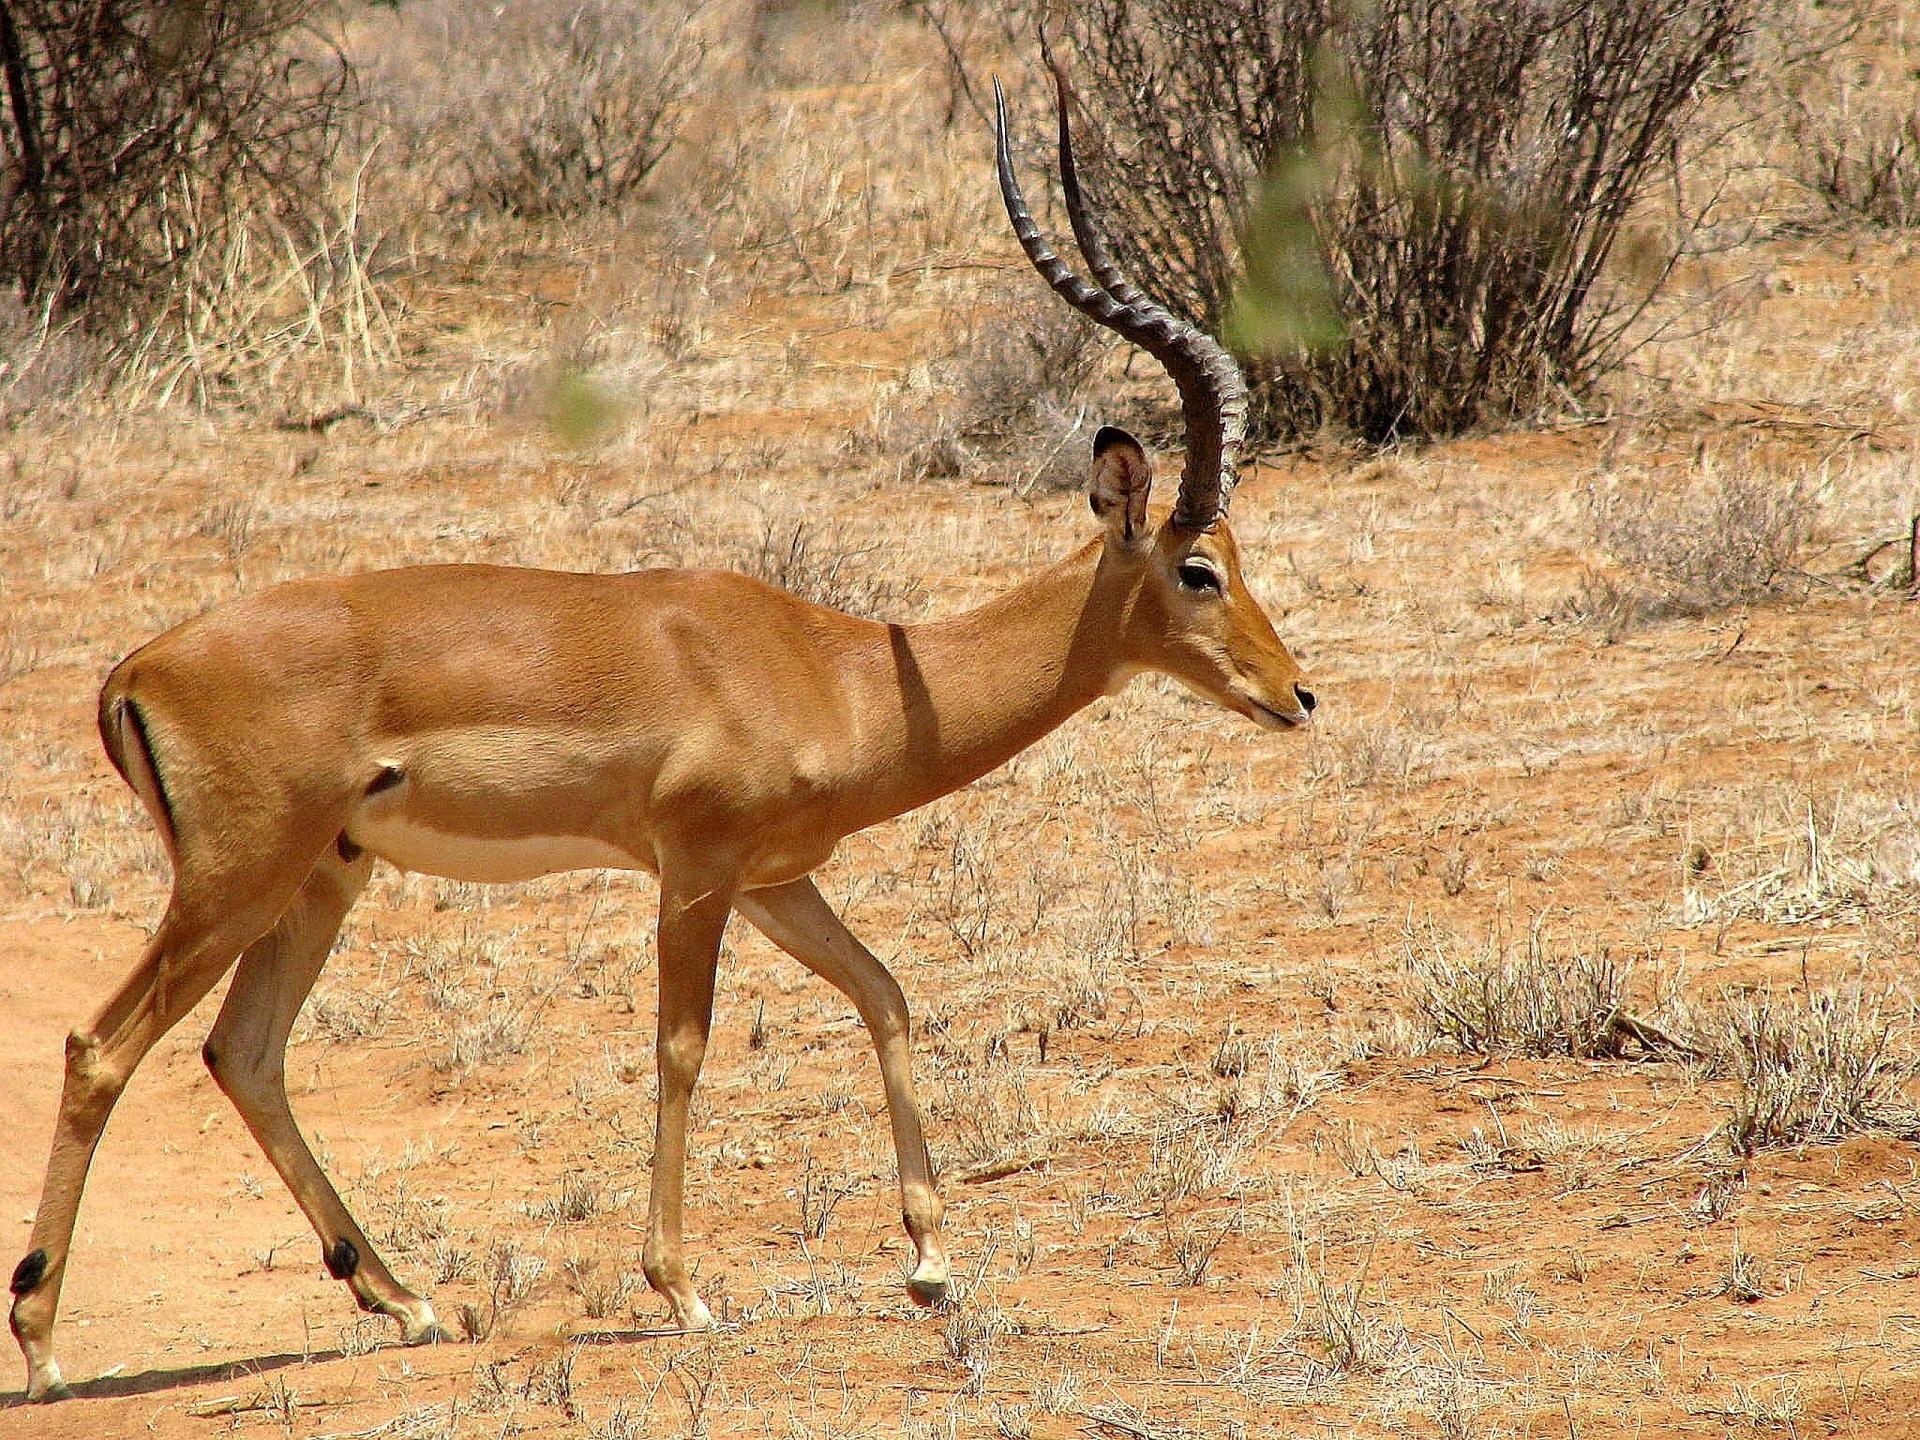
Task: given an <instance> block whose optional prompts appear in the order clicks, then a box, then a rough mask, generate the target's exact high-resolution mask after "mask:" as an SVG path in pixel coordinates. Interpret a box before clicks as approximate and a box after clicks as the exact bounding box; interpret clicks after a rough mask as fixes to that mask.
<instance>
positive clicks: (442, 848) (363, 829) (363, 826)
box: [347, 815, 651, 884]
mask: <svg viewBox="0 0 1920 1440" xmlns="http://www.w3.org/2000/svg"><path fill="white" fill-rule="evenodd" d="M347 838H348V839H349V840H351V841H353V843H354V844H356V845H358V846H360V847H361V848H362V849H363V850H371V851H372V852H373V853H374V854H376V855H378V856H379V857H380V858H381V859H383V860H386V861H388V862H389V863H391V864H394V865H397V866H399V867H400V868H401V869H402V870H414V871H418V872H419V873H420V874H422V875H438V876H440V877H442V878H443V879H447V880H469V881H476V882H480V883H485V884H505V883H507V882H510V881H515V880H532V879H535V878H536V877H538V876H541V875H552V874H554V873H555V872H556V871H560V870H646V869H650V868H651V867H650V866H647V865H644V864H642V863H641V862H640V860H638V859H637V858H636V857H634V856H633V855H630V854H628V853H627V852H626V851H625V850H621V849H619V848H618V847H616V846H613V845H609V844H607V843H606V842H605V841H604V840H594V839H590V838H588V837H587V836H584V835H521V836H516V837H513V838H509V839H501V838H497V837H494V836H491V835H461V834H456V833H454V832H452V831H448V830H435V829H434V828H432V827H431V826H428V825H420V824H416V823H414V822H413V821H410V820H405V819H402V818H400V817H399V816H383V817H379V818H373V817H369V816H364V815H363V816H362V817H361V818H360V819H359V820H357V821H356V822H355V823H354V824H352V825H350V826H349V827H348V829H347Z"/></svg>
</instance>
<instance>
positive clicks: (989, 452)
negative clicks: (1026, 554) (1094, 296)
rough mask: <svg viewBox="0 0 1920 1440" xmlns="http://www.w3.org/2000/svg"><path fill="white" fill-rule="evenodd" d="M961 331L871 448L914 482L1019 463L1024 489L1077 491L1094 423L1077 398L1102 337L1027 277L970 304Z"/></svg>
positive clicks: (1104, 349)
mask: <svg viewBox="0 0 1920 1440" xmlns="http://www.w3.org/2000/svg"><path fill="white" fill-rule="evenodd" d="M962 324H963V329H962V333H961V338H960V340H959V343H958V344H956V345H955V346H954V348H953V349H952V350H950V351H948V352H947V354H945V355H944V356H942V357H940V358H939V359H938V360H936V361H934V362H933V364H932V365H931V366H930V367H928V369H927V371H926V372H925V373H924V379H923V378H922V377H920V376H915V377H914V379H913V381H912V382H911V383H910V384H909V386H908V395H909V397H910V398H909V399H908V402H907V410H906V413H905V414H904V416H903V417H901V418H898V419H894V420H892V421H891V422H890V425H889V427H888V428H889V433H888V434H887V435H885V436H883V437H879V439H878V443H880V444H881V446H882V447H883V448H884V449H885V450H887V451H888V452H889V453H894V454H903V455H904V456H905V461H904V468H905V470H906V471H907V473H909V474H912V475H915V476H919V477H948V476H967V475H971V474H972V473H973V472H974V471H976V470H977V469H978V468H979V467H980V466H981V465H982V464H983V463H987V462H991V461H993V460H998V459H1002V458H1012V457H1018V460H1019V462H1020V464H1021V467H1022V469H1021V474H1020V477H1019V479H1020V482H1021V483H1022V484H1023V485H1026V486H1035V485H1038V486H1048V487H1072V486H1077V485H1079V484H1080V483H1081V481H1082V480H1083V479H1084V477H1085V471H1086V451H1087V448H1088V446H1089V445H1090V444H1091V442H1092V436H1093V431H1094V429H1095V427H1096V426H1097V425H1098V424H1099V420H1100V417H1098V416H1096V415H1094V414H1093V413H1092V412H1091V410H1090V408H1089V406H1088V404H1087V403H1086V401H1085V398H1084V397H1085V394H1086V392H1087V390H1088V388H1089V386H1090V384H1091V383H1092V381H1093V378H1094V374H1095V371H1096V370H1097V369H1098V367H1099V364H1100V361H1101V359H1102V358H1103V357H1104V356H1105V355H1106V354H1107V353H1108V350H1109V347H1108V346H1107V344H1106V342H1105V332H1104V331H1101V330H1098V329H1097V328H1096V327H1094V326H1092V325H1089V324H1088V323H1087V322H1086V320H1085V319H1084V318H1083V317H1082V316H1080V315H1079V314H1078V313H1076V312H1075V311H1073V310H1070V309H1068V308H1067V307H1066V306H1064V305H1061V304H1060V303H1059V302H1058V301H1057V300H1055V299H1054V298H1053V296H1052V295H1051V294H1050V293H1048V292H1047V291H1046V290H1044V289H1042V288H1041V287H1040V285H1039V283H1038V282H1037V281H1034V280H1032V278H1031V277H1026V276H1023V277H1022V279H1021V280H1020V281H1019V282H1016V283H1015V284H1014V285H1012V286H1008V287H999V288H997V289H995V290H992V291H989V292H988V293H987V294H986V295H983V296H981V297H979V298H978V300H977V301H976V303H974V304H973V305H971V306H970V307H969V308H968V310H967V312H966V319H965V320H964V321H963V322H962ZM916 392H917V394H916Z"/></svg>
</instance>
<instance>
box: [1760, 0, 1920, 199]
mask: <svg viewBox="0 0 1920 1440" xmlns="http://www.w3.org/2000/svg"><path fill="white" fill-rule="evenodd" d="M1903 11H1904V7H1900V6H1889V7H1886V8H1884V9H1879V8H1868V7H1864V6H1853V5H1842V6H1837V7H1828V6H1822V5H1813V6H1809V7H1806V8H1805V9H1804V10H1803V13H1801V14H1800V15H1799V16H1797V17H1794V18H1793V19H1792V20H1789V21H1788V22H1787V23H1786V24H1784V25H1783V26H1782V27H1781V30H1782V35H1781V41H1782V44H1781V48H1782V49H1783V51H1784V52H1785V53H1784V54H1783V55H1782V56H1781V57H1780V59H1781V61H1782V62H1783V63H1782V64H1781V68H1780V88H1781V90H1782V91H1783V94H1782V96H1781V99H1782V101H1783V106H1782V116H1783V118H1782V122H1781V135H1780V140H1781V157H1782V160H1783V163H1784V166H1785V168H1786V169H1787V171H1788V173H1789V174H1791V175H1792V176H1793V177H1794V178H1796V179H1797V180H1799V181H1800V183H1801V184H1803V185H1805V186H1806V187H1807V189H1808V190H1810V191H1812V193H1813V194H1814V195H1815V196H1817V197H1818V198H1819V200H1820V202H1821V204H1822V205H1823V206H1824V207H1825V208H1826V210H1827V211H1828V213H1830V214H1832V215H1834V216H1837V217H1839V218H1841V219H1847V220H1868V221H1871V222H1873V223H1875V224H1880V225H1890V226H1897V227H1905V226H1909V225H1912V224H1914V223H1915V222H1916V221H1920V111H1917V110H1916V107H1917V106H1920V84H1916V75H1915V69H1914V52H1913V41H1912V38H1911V37H1910V36H1909V34H1908V33H1907V23H1908V22H1907V18H1906V16H1905V15H1904V13H1903Z"/></svg>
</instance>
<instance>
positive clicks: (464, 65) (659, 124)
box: [368, 0, 711, 217]
mask: <svg viewBox="0 0 1920 1440" xmlns="http://www.w3.org/2000/svg"><path fill="white" fill-rule="evenodd" d="M700 8H701V7H699V6H698V5H697V4H695V3H693V0H524V3H519V4H514V5H471V4H465V3H461V0H426V3H413V4H409V5H407V6H406V7H405V9H404V11H403V12H402V14H401V16H400V19H399V22H398V25H399V33H397V34H395V35H392V36H389V37H383V39H384V42H385V43H383V45H382V47H381V50H380V52H379V53H378V54H377V55H371V54H370V55H369V57H368V64H369V71H370V77H371V80H370V83H371V86H372V89H373V98H374V101H375V104H376V106H377V108H378V110H379V112H380V114H381V116H382V118H383V120H384V121H385V122H386V124H387V126H388V127H389V128H390V129H391V132H392V133H393V134H394V135H395V136H396V137H397V138H398V140H399V141H400V144H401V147H402V149H403V152H404V156H405V162H404V163H405V164H406V165H407V166H408V167H409V168H410V170H411V171H412V172H413V173H415V174H417V175H418V176H421V177H425V178H427V179H428V180H429V182H430V183H431V185H432V186H433V188H435V189H436V190H438V192H439V193H440V194H441V195H442V196H443V197H444V199H445V201H447V202H450V203H453V204H456V205H466V206H473V207H480V208H487V209H492V210H497V211H504V212H506V213H508V214H513V215H521V216H529V217H540V216H551V215H572V214H578V213H581V212H583V211H588V210H594V209H609V208H617V207H619V206H621V205H623V204H625V203H627V202H628V201H630V200H632V199H634V198H636V197H637V196H638V195H639V194H640V193H641V192H642V190H643V189H644V187H645V185H646V183H647V180H648V179H649V177H650V176H651V175H652V174H653V172H654V169H655V167H656V166H658V165H659V164H660V162H661V161H662V160H663V159H665V158H666V155H667V153H668V151H669V150H671V149H672V148H673V145H674V144H675V142H676V141H678V139H679V138H680V132H681V128H682V127H683V126H684V125H685V124H686V121H687V118H688V115H689V114H690V113H691V110H692V106H693V102H694V99H695V96H696V94H697V92H698V91H699V88H700V85H701V82H702V80H703V78H704V77H705V74H706V69H707V62H708V59H709V56H710V54H711V47H710V45H709V42H708V40H707V37H706V35H705V34H704V32H703V31H702V30H701V29H700V28H699V27H698V26H697V25H696V23H695V20H696V17H697V16H698V15H699V13H700Z"/></svg>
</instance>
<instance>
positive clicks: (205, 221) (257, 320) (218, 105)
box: [0, 0, 364, 394]
mask: <svg viewBox="0 0 1920 1440" xmlns="http://www.w3.org/2000/svg"><path fill="white" fill-rule="evenodd" d="M321 8H322V7H320V6H319V5H318V4H316V3H315V0H252V3H247V4H238V3H221V0H199V3H173V0H15V3H12V4H9V5H8V6H6V7H5V9H4V10H0V71H4V73H5V77H6V82H7V92H8V93H7V102H8V103H7V104H6V105H5V106H4V107H3V108H0V147H4V150H5V159H6V162H7V171H8V177H9V178H8V180H7V182H6V185H5V189H4V191H0V278H4V280H5V281H6V282H7V283H8V284H10V285H11V286H12V287H13V288H14V290H15V292H16V294H18V295H20V296H21V297H23V298H25V299H27V300H28V301H29V302H30V303H31V304H32V306H33V308H34V309H35V311H36V312H38V313H40V314H42V315H45V316H50V317H54V318H58V317H61V316H78V317H81V318H83V319H84V321H85V323H86V325H87V326H88V328H89V329H91V330H92V331H94V332H95V333H96V334H97V335H98V336H100V337H101V338H102V339H103V340H105V341H106V342H107V350H108V353H109V357H110V359H111V360H112V362H113V367H114V369H115V371H116V372H118V373H121V374H137V375H141V376H143V377H147V378H154V377H156V376H158V378H159V380H160V386H161V388H163V389H171V388H172V387H173V386H174V385H176V384H177V383H178V382H179V381H180V380H181V379H183V378H190V379H191V380H192V381H193V382H194V384H195V385H196V387H197V388H198V389H199V390H200V391H201V392H202V393H203V394H205V393H206V392H207V391H208V390H209V389H211V388H212V387H214V386H216V385H218V384H220V383H221V382H224V381H232V380H237V379H238V378H240V377H239V376H237V375H236V374H235V373H234V368H235V362H234V351H235V349H236V346H237V347H238V348H240V349H243V350H244V349H247V348H249V347H251V348H252V349H253V350H255V351H256V352H257V351H258V350H260V348H261V347H263V346H270V347H272V348H274V349H275V351H276V353H284V352H286V351H288V350H298V349H300V348H303V347H306V346H308V345H310V344H312V343H313V342H314V341H315V340H316V339H318V340H321V341H322V342H326V343H337V341H338V340H339V339H340V336H339V334H338V332H337V330H336V331H335V332H334V333H331V334H325V333H317V332H316V328H315V327H316V321H317V319H318V312H319V311H321V310H323V309H324V308H325V300H324V297H323V295H322V293H321V292H322V291H324V290H326V289H327V288H328V287H330V286H333V285H334V284H335V281H334V278H333V277H332V275H331V274H330V271H331V270H333V269H335V268H337V267H338V266H339V265H340V264H341V263H342V260H343V255H342V247H341V243H340V240H341V224H342V222H341V217H340V214H339V213H338V212H337V211H336V209H335V208H334V206H333V205H332V203H331V187H330V185H329V179H330V176H331V173H332V164H333V160H334V156H335V153H336V150H337V147H338V144H339V141H340V137H341V130H342V123H343V120H344V117H345V115H346V110H347V105H348V102H349V99H350V95H351V89H352V86H351V75H350V73H349V71H348V68H347V66H346V64H345V62H344V61H343V60H342V58H341V56H340V55H339V53H338V52H337V51H336V50H335V49H334V48H333V46H332V45H331V44H330V43H328V42H327V41H326V40H325V39H324V37H322V36H321V35H320V33H319V32H318V30H317V29H316V28H315V25H314V20H315V17H316V16H317V15H319V14H320V13H321ZM356 283H357V280H356ZM263 286H264V287H266V288H267V289H268V290H269V291H271V292H272V293H262V287H263ZM363 331H364V327H363ZM255 358H258V357H257V355H256V356H255ZM159 372H165V373H164V374H163V375H162V374H159Z"/></svg>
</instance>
